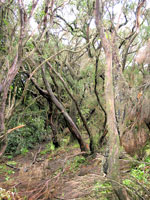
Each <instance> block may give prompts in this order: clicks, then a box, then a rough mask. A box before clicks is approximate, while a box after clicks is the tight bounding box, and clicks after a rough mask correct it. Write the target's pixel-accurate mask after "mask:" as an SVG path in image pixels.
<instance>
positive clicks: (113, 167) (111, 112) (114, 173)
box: [95, 0, 129, 200]
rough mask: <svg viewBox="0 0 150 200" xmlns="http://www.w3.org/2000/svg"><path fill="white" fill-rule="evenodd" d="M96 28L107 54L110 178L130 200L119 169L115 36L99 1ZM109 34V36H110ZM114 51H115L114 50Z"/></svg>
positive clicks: (121, 199)
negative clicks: (106, 26) (107, 26)
mask: <svg viewBox="0 0 150 200" xmlns="http://www.w3.org/2000/svg"><path fill="white" fill-rule="evenodd" d="M95 14H96V26H97V29H98V31H99V33H100V38H101V41H102V47H103V49H104V53H105V59H106V67H105V99H106V113H107V126H108V135H109V141H108V151H109V157H108V177H109V178H110V180H111V182H112V187H113V189H114V192H115V193H116V195H117V197H118V198H119V200H127V199H128V200H129V197H128V194H127V192H126V190H124V189H123V188H122V187H120V184H119V182H120V168H119V154H120V140H119V134H118V129H117V121H116V116H115V114H116V113H115V101H114V85H113V61H114V60H113V52H112V49H113V48H112V41H113V37H114V34H113V33H112V34H111V36H110V38H109V37H108V38H106V34H107V33H106V34H105V32H104V25H103V22H102V5H101V7H100V5H99V0H96V10H95ZM109 34H110V33H108V34H107V35H109ZM113 50H114V49H113Z"/></svg>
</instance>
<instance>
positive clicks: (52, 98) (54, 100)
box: [42, 68, 88, 151]
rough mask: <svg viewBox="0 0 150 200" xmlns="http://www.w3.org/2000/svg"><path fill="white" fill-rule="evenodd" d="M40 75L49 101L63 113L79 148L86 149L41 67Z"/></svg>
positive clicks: (77, 130)
mask: <svg viewBox="0 0 150 200" xmlns="http://www.w3.org/2000/svg"><path fill="white" fill-rule="evenodd" d="M42 77H43V81H44V84H45V86H46V89H47V91H48V94H49V95H50V98H51V101H52V102H53V103H54V104H55V106H56V107H57V108H58V109H59V110H60V111H61V113H62V114H63V116H64V118H65V120H66V121H67V124H68V128H69V130H70V131H71V133H73V134H74V136H75V137H76V139H77V141H78V142H79V145H80V149H81V151H88V148H87V147H86V144H85V143H84V141H83V139H82V137H81V135H80V132H79V129H78V128H77V126H76V125H75V123H74V122H73V120H72V119H71V117H70V116H69V114H68V113H67V112H66V110H65V108H64V107H63V105H62V104H61V103H60V102H59V101H58V99H57V98H56V97H55V95H54V93H53V91H52V89H51V87H50V85H49V83H48V81H47V79H46V76H45V72H44V69H43V68H42Z"/></svg>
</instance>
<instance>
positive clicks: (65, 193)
mask: <svg viewBox="0 0 150 200" xmlns="http://www.w3.org/2000/svg"><path fill="white" fill-rule="evenodd" d="M45 146H46V144H42V145H41V146H37V147H36V148H35V149H34V150H32V151H30V152H28V153H27V154H26V155H19V156H16V157H15V158H13V159H12V160H10V159H8V158H7V157H5V158H4V159H3V160H1V161H0V162H1V163H0V166H1V168H0V187H1V188H4V189H6V190H9V191H13V192H14V193H16V194H17V196H18V197H14V199H15V200H16V199H24V200H25V199H26V200H27V199H29V200H38V199H39V200H40V199H41V200H42V199H43V200H46V199H47V200H48V199H49V200H59V199H60V200H62V199H63V200H71V199H72V200H76V199H78V200H88V199H92V200H94V199H95V200H96V199H101V200H103V199H105V198H104V197H103V195H102V196H100V195H101V189H100V187H99V185H100V184H103V183H104V182H105V181H106V177H105V176H104V174H103V173H102V170H101V165H102V160H103V156H102V155H101V154H100V153H97V154H95V155H93V156H91V155H88V156H87V155H82V153H81V152H80V149H79V148H76V147H68V146H67V148H66V147H63V148H62V147H61V148H59V149H58V150H56V151H50V152H46V153H42V152H44V151H43V150H44V149H45V148H46V147H45ZM10 161H11V162H10ZM12 161H14V162H15V163H16V165H12V164H11V163H13V162H12ZM128 167H129V166H128ZM109 197H110V198H109ZM107 198H108V199H115V198H114V197H113V194H111V192H108V197H107Z"/></svg>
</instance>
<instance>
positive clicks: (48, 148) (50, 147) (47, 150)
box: [40, 142, 55, 155]
mask: <svg viewBox="0 0 150 200" xmlns="http://www.w3.org/2000/svg"><path fill="white" fill-rule="evenodd" d="M54 150H55V146H54V144H53V143H52V142H50V143H48V144H47V145H46V148H45V149H44V150H43V151H41V152H40V154H41V155H45V154H47V153H50V152H53V151H54Z"/></svg>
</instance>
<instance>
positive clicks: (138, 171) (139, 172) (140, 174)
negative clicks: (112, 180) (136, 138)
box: [131, 164, 150, 183]
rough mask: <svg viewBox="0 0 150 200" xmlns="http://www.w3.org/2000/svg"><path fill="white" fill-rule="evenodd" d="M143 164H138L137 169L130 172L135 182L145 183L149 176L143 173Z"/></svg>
mask: <svg viewBox="0 0 150 200" xmlns="http://www.w3.org/2000/svg"><path fill="white" fill-rule="evenodd" d="M144 169H145V164H140V165H139V166H138V167H137V168H135V169H132V170H131V175H132V176H133V177H135V178H136V179H137V180H139V181H142V182H145V183H147V182H148V178H150V175H149V174H148V173H145V170H144Z"/></svg>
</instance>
